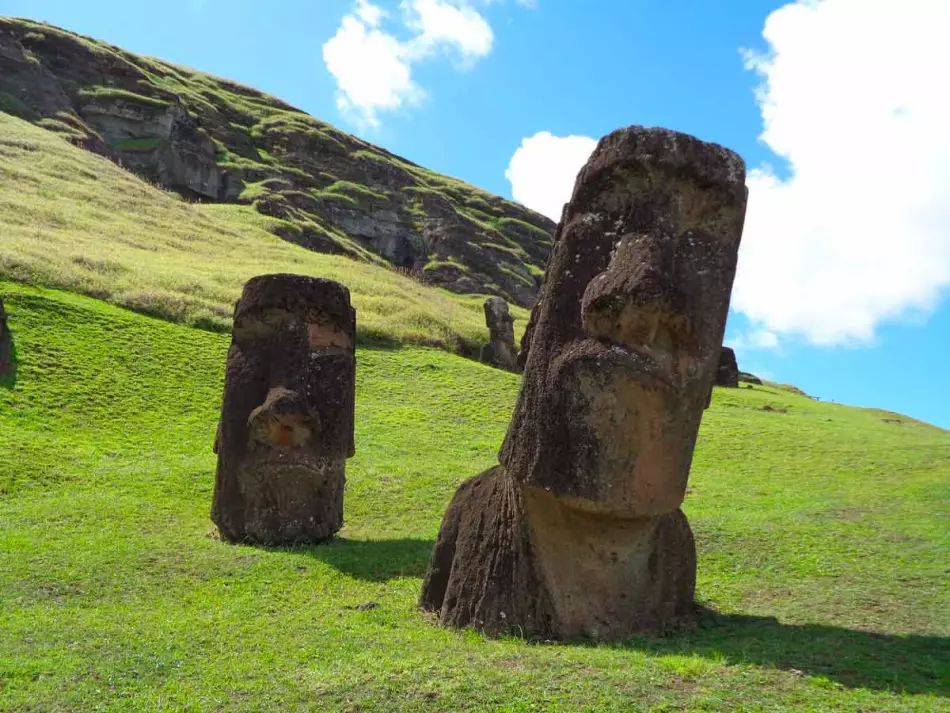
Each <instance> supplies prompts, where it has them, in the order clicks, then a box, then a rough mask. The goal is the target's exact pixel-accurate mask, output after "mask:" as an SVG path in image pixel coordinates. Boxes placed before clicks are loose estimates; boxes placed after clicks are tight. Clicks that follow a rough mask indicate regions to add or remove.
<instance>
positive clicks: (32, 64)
mask: <svg viewBox="0 0 950 713" xmlns="http://www.w3.org/2000/svg"><path fill="white" fill-rule="evenodd" d="M0 111H5V112H9V113H14V114H17V115H19V116H21V117H23V118H25V119H28V120H30V121H33V122H35V123H37V124H39V125H40V126H43V127H44V128H47V129H50V130H52V131H58V132H60V133H61V134H62V135H63V136H64V137H65V138H67V139H68V140H70V141H72V142H74V143H77V144H79V145H81V146H83V147H85V148H87V149H90V150H93V151H96V152H98V153H101V154H103V155H105V156H108V157H109V158H111V159H113V160H115V161H117V162H118V163H120V164H122V165H123V166H125V167H126V168H128V169H130V170H132V171H135V172H136V173H138V174H140V175H142V176H143V177H145V178H147V179H148V180H149V181H152V182H155V183H158V184H160V185H162V186H165V187H167V188H170V189H172V190H175V191H178V192H179V193H181V194H182V195H184V196H185V197H187V198H189V199H194V200H213V201H228V202H240V203H246V204H251V205H253V206H255V207H256V208H257V209H258V210H259V211H260V212H262V213H264V214H266V215H269V216H272V217H274V218H277V219H279V220H280V222H279V223H276V225H275V226H274V232H275V233H276V234H278V235H279V236H280V237H282V238H284V239H286V240H290V241H293V242H296V243H298V244H300V245H302V246H304V247H306V248H308V249H311V250H316V251H319V252H331V253H340V254H345V255H349V256H351V257H354V258H357V259H362V260H373V261H386V262H388V263H390V264H392V265H393V266H395V267H396V268H399V269H401V270H406V271H408V272H410V273H411V274H412V275H413V276H414V277H415V278H416V279H418V280H421V281H423V282H427V283H430V284H434V285H439V286H442V287H445V288H447V289H449V290H453V291H455V292H462V293H484V294H495V295H498V296H501V297H503V298H505V299H506V300H509V301H512V302H514V303H516V304H519V305H522V306H530V305H531V304H533V302H534V299H535V297H536V295H537V290H538V285H539V282H540V276H541V274H542V271H543V269H544V265H545V263H546V261H547V258H548V255H549V253H550V250H551V244H552V243H551V237H552V233H553V228H554V225H553V223H551V221H549V220H548V219H547V218H544V217H543V216H540V215H538V214H536V213H534V212H532V211H530V210H528V209H526V208H524V207H522V206H519V205H517V204H514V203H511V202H509V201H506V200H504V199H502V198H499V197H497V196H493V195H491V194H489V193H486V192H484V191H481V190H479V189H477V188H474V187H472V186H469V185H467V184H465V183H462V182H461V181H457V180H455V179H452V178H449V177H447V176H441V175H439V174H436V173H434V172H432V171H428V170H426V169H424V168H422V167H420V166H417V165H416V164H414V163H412V162H410V161H407V160H406V159H403V158H400V157H398V156H395V155H393V154H391V153H389V152H387V151H385V150H384V149H382V148H379V147H377V146H374V145H372V144H368V143H366V142H364V141H361V140H360V139H357V138H355V137H353V136H350V135H348V134H345V133H343V132H341V131H339V130H337V129H335V128H334V127H332V126H330V125H329V124H326V123H324V122H322V121H319V120H317V119H315V118H313V117H311V116H308V115H307V114H305V113H303V112H301V111H299V110H297V109H295V108H294V107H292V106H290V105H288V104H286V103H284V102H282V101H280V100H278V99H275V98H273V97H270V96H268V95H266V94H263V93H261V92H258V91H256V90H253V89H249V88H247V87H242V86H240V85H237V84H234V83H233V82H229V81H227V80H223V79H218V78H214V77H210V76H208V75H205V74H201V73H200V72H195V71H193V70H188V69H184V68H182V67H176V66H173V65H170V64H167V63H165V62H162V61H159V60H155V59H150V58H144V57H139V56H136V55H134V54H132V53H129V52H125V51H123V50H121V49H119V48H117V47H113V46H111V45H108V44H106V43H104V42H100V41H97V40H94V39H91V38H88V37H82V36H80V35H76V34H73V33H70V32H67V31H64V30H60V29H58V28H55V27H52V26H50V25H46V24H42V23H35V22H30V21H27V20H15V19H9V18H0Z"/></svg>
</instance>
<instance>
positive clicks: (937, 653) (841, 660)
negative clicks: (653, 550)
mask: <svg viewBox="0 0 950 713" xmlns="http://www.w3.org/2000/svg"><path fill="white" fill-rule="evenodd" d="M620 646H621V647H622V648H625V649H636V650H639V651H643V652H646V653H651V654H657V655H669V654H697V655H699V656H703V657H709V658H722V659H725V660H726V661H728V663H730V664H743V663H750V664H756V665H758V666H774V667H776V668H779V669H782V670H784V671H789V672H792V673H796V674H798V675H803V676H804V675H807V676H823V677H825V678H827V679H829V680H830V681H833V682H836V683H838V684H840V685H842V686H845V687H847V688H867V689H874V690H886V691H894V692H902V693H931V694H935V695H939V696H946V695H950V638H946V637H940V636H913V635H912V636H894V635H890V634H876V633H872V632H867V631H857V630H854V629H844V628H840V627H835V626H824V625H820V624H804V625H793V624H780V623H779V622H778V620H776V619H775V618H773V617H756V616H744V615H722V614H716V613H714V612H711V611H708V610H703V611H701V614H700V626H699V628H698V629H696V630H695V631H691V632H689V633H685V634H682V635H679V636H676V637H671V638H668V639H635V640H632V641H628V642H625V643H624V644H622V645H620Z"/></svg>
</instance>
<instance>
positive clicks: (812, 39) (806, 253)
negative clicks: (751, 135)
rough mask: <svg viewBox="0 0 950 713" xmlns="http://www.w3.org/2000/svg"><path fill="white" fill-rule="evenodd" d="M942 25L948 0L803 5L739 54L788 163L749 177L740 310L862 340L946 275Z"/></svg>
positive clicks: (797, 328)
mask: <svg viewBox="0 0 950 713" xmlns="http://www.w3.org/2000/svg"><path fill="white" fill-rule="evenodd" d="M947 27H950V3H947V2H945V1H944V0H821V1H819V2H815V1H814V0H802V1H801V2H796V3H793V4H790V5H786V6H784V7H782V8H781V9H779V10H776V11H775V12H773V13H772V14H771V15H770V16H769V17H768V19H767V21H766V23H765V28H764V31H763V37H764V38H765V40H766V42H767V44H768V51H767V52H766V53H752V52H746V53H745V58H746V67H747V68H748V69H750V70H752V71H755V72H756V73H758V74H759V75H760V76H761V78H762V83H761V85H760V87H759V90H758V93H757V100H758V104H759V107H760V109H761V113H762V119H763V125H764V131H763V133H762V135H761V137H760V138H761V140H762V141H764V142H765V144H766V145H767V146H768V147H769V148H770V149H771V150H772V151H773V152H774V153H775V154H777V155H778V156H779V157H781V158H782V159H785V160H786V161H787V162H788V170H787V174H786V175H782V174H781V173H779V172H776V171H775V170H773V169H772V168H771V167H769V166H761V167H758V168H756V169H754V170H752V171H750V173H749V177H748V186H749V207H748V213H747V216H746V227H745V232H744V236H743V243H742V249H741V253H740V259H739V273H738V275H737V278H736V284H735V289H734V292H733V300H732V306H733V308H734V309H736V310H737V311H739V312H742V313H743V314H745V315H746V316H747V317H749V319H750V320H751V321H752V323H753V331H756V330H758V331H759V332H762V333H770V334H772V335H773V336H774V335H776V334H778V335H783V334H784V335H787V334H797V335H802V336H804V337H806V338H807V339H808V340H809V341H811V342H813V343H816V344H826V345H831V344H840V343H853V342H863V341H867V340H870V339H872V338H873V336H874V330H875V327H876V326H877V325H879V324H880V323H882V322H884V321H886V320H892V319H896V318H899V317H901V316H904V315H906V314H908V313H918V314H919V313H921V312H923V313H927V312H929V311H931V310H932V309H933V308H934V307H935V305H936V303H937V302H938V300H939V298H940V295H941V292H942V290H944V289H945V288H946V287H947V286H948V285H950V132H948V130H947V127H948V126H950V91H948V89H947V86H948V85H947V78H946V72H947V68H948V67H950V43H947V42H946V37H945V34H946V28H947ZM776 343H777V340H776ZM750 346H752V345H751V344H750ZM761 346H767V344H764V343H763V344H762V345H761Z"/></svg>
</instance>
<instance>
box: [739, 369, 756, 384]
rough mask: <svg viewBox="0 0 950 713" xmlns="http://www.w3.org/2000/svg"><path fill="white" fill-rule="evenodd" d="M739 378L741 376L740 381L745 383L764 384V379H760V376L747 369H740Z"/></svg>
mask: <svg viewBox="0 0 950 713" xmlns="http://www.w3.org/2000/svg"><path fill="white" fill-rule="evenodd" d="M738 378H739V381H741V382H743V383H745V384H756V385H759V386H761V385H762V379H760V378H759V377H757V376H756V375H755V374H750V373H749V372H747V371H740V372H739V377H738Z"/></svg>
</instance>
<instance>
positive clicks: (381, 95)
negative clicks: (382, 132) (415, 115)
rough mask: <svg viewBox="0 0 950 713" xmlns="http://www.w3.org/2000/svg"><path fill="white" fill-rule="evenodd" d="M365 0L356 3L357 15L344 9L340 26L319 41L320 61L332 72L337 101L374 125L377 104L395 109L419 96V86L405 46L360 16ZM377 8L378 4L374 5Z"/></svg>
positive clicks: (376, 122) (364, 10) (418, 99)
mask: <svg viewBox="0 0 950 713" xmlns="http://www.w3.org/2000/svg"><path fill="white" fill-rule="evenodd" d="M367 7H372V6H370V5H368V3H361V6H358V7H357V12H360V11H361V10H362V11H363V13H361V14H360V15H347V16H346V17H344V18H343V22H342V24H341V25H340V29H339V30H337V33H336V35H334V36H333V37H331V38H330V39H329V40H327V41H326V43H325V44H324V45H323V61H324V62H325V63H326V66H327V69H328V70H329V71H330V73H331V74H332V75H333V76H334V77H335V78H336V81H337V85H338V87H339V90H338V92H337V106H338V107H339V109H340V110H341V111H344V112H347V111H354V112H356V113H357V114H358V116H359V117H360V118H361V119H362V120H363V121H365V122H366V123H367V124H369V125H370V126H373V127H376V126H379V118H378V114H379V112H380V111H381V110H387V109H398V108H399V107H400V106H402V105H403V104H407V103H408V104H412V103H416V102H418V101H420V100H421V99H422V97H423V96H424V92H423V90H422V89H421V88H420V87H419V86H418V85H417V84H416V83H415V82H414V81H413V80H412V70H411V67H410V63H409V59H408V58H407V56H406V48H405V46H404V45H403V44H402V43H400V42H399V41H398V40H397V39H396V38H395V37H393V36H392V35H389V34H387V33H385V32H381V31H380V30H378V29H376V28H374V27H373V26H372V25H370V24H367V23H366V22H364V21H363V20H362V19H361V16H362V14H365V13H369V16H370V17H376V18H377V19H378V18H379V17H380V16H379V15H376V16H374V15H372V14H371V12H372V11H370V10H367V9H366V8H367ZM377 9H378V8H377Z"/></svg>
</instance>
